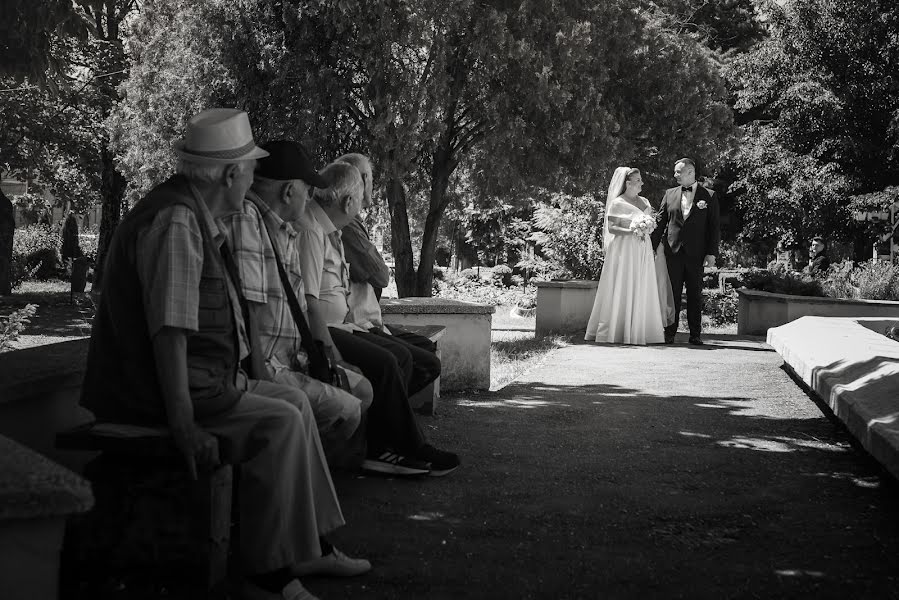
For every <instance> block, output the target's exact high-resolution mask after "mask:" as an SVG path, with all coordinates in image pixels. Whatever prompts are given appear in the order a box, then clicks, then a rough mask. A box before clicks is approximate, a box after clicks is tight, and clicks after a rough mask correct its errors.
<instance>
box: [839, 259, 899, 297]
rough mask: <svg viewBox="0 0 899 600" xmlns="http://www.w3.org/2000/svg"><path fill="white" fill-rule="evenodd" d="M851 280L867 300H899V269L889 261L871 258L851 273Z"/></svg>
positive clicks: (859, 294) (860, 294) (860, 295)
mask: <svg viewBox="0 0 899 600" xmlns="http://www.w3.org/2000/svg"><path fill="white" fill-rule="evenodd" d="M850 281H851V282H852V283H853V284H855V287H856V288H857V289H858V297H859V298H864V299H865V300H899V269H897V268H896V266H895V265H893V264H892V263H888V262H883V261H876V260H869V261H867V262H864V263H862V264H860V265H859V266H858V267H857V268H856V269H855V270H853V271H852V272H851V273H850Z"/></svg>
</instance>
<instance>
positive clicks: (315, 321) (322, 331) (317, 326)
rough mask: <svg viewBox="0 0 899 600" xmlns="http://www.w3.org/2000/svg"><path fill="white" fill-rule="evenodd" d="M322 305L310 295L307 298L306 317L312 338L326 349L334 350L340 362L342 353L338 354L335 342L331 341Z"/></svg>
mask: <svg viewBox="0 0 899 600" xmlns="http://www.w3.org/2000/svg"><path fill="white" fill-rule="evenodd" d="M320 303H321V300H319V299H318V298H315V297H314V296H309V295H307V296H306V305H307V306H308V309H307V311H306V316H307V317H308V321H309V329H310V330H311V331H312V337H314V338H315V339H316V340H318V341H320V342H321V343H322V344H324V345H325V348H334V352H335V354H336V355H337V357H338V360H340V353H339V352H337V347H336V346H335V345H334V340H332V339H331V332H330V331H328V324H327V323H326V322H325V319H324V317H323V316H322V315H323V314H324V313H323V311H322V308H321V306H320Z"/></svg>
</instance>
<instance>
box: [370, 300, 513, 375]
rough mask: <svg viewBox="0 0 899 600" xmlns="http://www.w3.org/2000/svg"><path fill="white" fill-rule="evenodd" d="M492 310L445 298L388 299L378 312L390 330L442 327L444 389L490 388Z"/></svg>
mask: <svg viewBox="0 0 899 600" xmlns="http://www.w3.org/2000/svg"><path fill="white" fill-rule="evenodd" d="M495 311H496V309H495V307H493V306H490V305H489V304H478V303H475V302H463V301H461V300H450V299H446V298H420V297H412V298H388V299H382V300H381V313H382V315H383V319H384V323H385V324H386V325H387V326H388V327H389V326H390V324H395V325H398V326H400V327H403V326H409V325H418V326H421V325H442V326H444V327H446V332H445V333H444V335H443V337H442V338H441V340H440V360H441V362H442V363H443V373H442V374H441V376H440V387H441V389H443V390H449V391H453V390H463V389H484V390H486V389H489V388H490V340H491V337H490V336H491V326H492V322H493V313H494V312H495Z"/></svg>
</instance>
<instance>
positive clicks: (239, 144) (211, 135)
mask: <svg viewBox="0 0 899 600" xmlns="http://www.w3.org/2000/svg"><path fill="white" fill-rule="evenodd" d="M174 149H175V154H177V155H178V156H180V157H181V158H184V159H186V160H190V161H193V162H200V163H217V164H221V163H231V162H235V161H239V160H255V159H257V158H264V157H266V156H268V152H266V151H265V150H263V149H262V148H259V147H258V146H256V142H255V141H254V140H253V130H252V129H251V128H250V118H249V117H248V116H247V113H245V112H244V111H242V110H237V109H236V108H210V109H208V110H204V111H203V112H201V113H199V114H198V115H195V116H194V117H191V119H190V120H189V121H188V122H187V130H186V131H185V134H184V139H183V140H178V141H177V142H175V144H174Z"/></svg>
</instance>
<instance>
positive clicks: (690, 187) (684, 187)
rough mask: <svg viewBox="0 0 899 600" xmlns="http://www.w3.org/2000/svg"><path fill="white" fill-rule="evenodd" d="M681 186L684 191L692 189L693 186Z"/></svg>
mask: <svg viewBox="0 0 899 600" xmlns="http://www.w3.org/2000/svg"><path fill="white" fill-rule="evenodd" d="M681 187H682V188H683V190H684V191H685V192H692V191H693V186H692V185H684V186H681Z"/></svg>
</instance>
